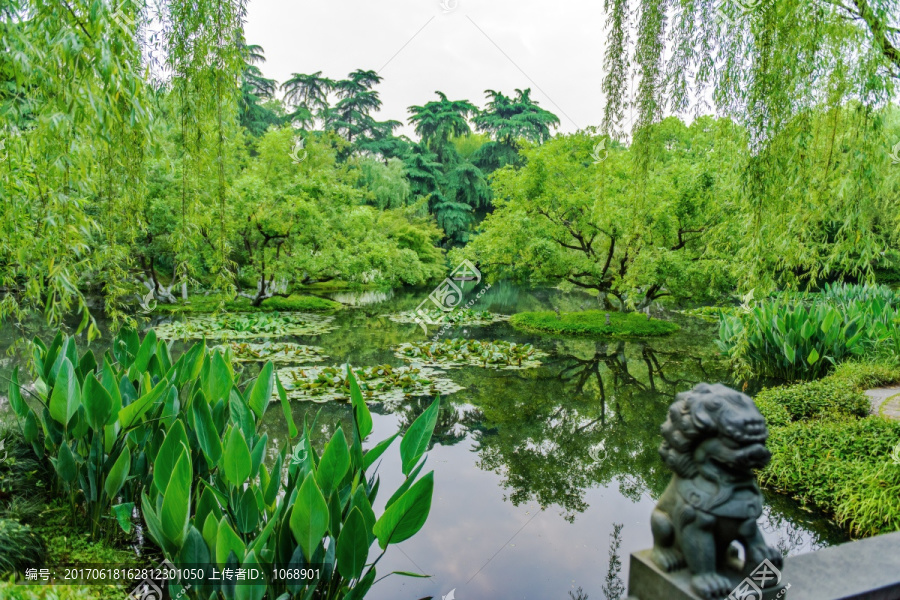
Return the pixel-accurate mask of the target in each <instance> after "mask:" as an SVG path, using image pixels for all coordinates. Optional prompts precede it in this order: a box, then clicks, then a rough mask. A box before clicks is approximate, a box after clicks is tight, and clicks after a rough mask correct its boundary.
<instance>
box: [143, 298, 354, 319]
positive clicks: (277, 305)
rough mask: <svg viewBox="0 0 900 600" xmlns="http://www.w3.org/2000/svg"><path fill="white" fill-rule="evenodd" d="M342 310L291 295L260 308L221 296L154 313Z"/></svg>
mask: <svg viewBox="0 0 900 600" xmlns="http://www.w3.org/2000/svg"><path fill="white" fill-rule="evenodd" d="M341 308H343V305H342V304H341V303H340V302H335V301H334V300H329V299H328V298H321V297H319V296H308V295H302V294H292V295H291V296H289V297H287V298H279V297H275V298H268V299H266V300H263V301H262V304H261V305H260V306H252V304H251V302H250V299H249V298H236V299H227V298H226V297H225V296H222V295H213V294H211V295H209V296H192V297H191V298H190V300H189V301H188V302H187V303H184V302H179V303H177V304H159V305H157V307H156V309H155V312H160V313H169V314H185V313H209V312H216V311H218V310H224V311H228V312H273V311H283V312H294V311H297V312H333V311H336V310H340V309H341Z"/></svg>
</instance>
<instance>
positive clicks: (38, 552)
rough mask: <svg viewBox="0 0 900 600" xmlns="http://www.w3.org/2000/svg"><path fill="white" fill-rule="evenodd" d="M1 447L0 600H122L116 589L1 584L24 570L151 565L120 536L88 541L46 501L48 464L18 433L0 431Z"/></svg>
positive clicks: (58, 506)
mask: <svg viewBox="0 0 900 600" xmlns="http://www.w3.org/2000/svg"><path fill="white" fill-rule="evenodd" d="M0 444H2V450H0V598H9V599H10V600H41V599H45V598H46V599H48V600H49V599H53V600H69V599H73V600H74V599H75V598H79V599H81V598H87V599H90V600H113V599H115V600H121V598H123V597H124V596H125V595H126V593H127V590H125V589H124V588H123V587H122V586H118V585H91V586H78V585H53V586H50V585H18V584H15V583H12V582H10V581H8V580H4V579H5V577H7V576H8V574H9V572H11V571H18V572H20V573H21V572H24V571H25V570H26V569H29V568H35V569H40V568H52V567H54V566H56V565H67V566H79V565H80V566H85V567H87V566H88V565H94V566H97V565H108V566H116V565H122V566H125V565H135V566H139V565H140V566H149V565H150V564H151V563H152V562H153V559H152V558H151V557H144V558H143V559H138V558H137V557H136V556H135V554H134V552H132V551H131V549H130V548H128V547H127V544H126V543H125V540H124V539H123V538H122V537H121V535H119V536H117V537H116V538H115V539H111V540H101V541H90V540H89V539H88V535H89V534H88V531H87V529H86V528H84V527H82V526H81V525H83V523H82V524H81V525H80V524H79V522H78V520H76V519H73V518H72V513H71V508H70V507H69V506H68V504H67V503H66V502H64V501H62V500H60V499H55V500H54V499H52V498H51V497H50V496H51V494H50V491H51V490H49V489H48V487H47V485H48V482H49V481H51V480H52V477H53V468H52V466H51V465H50V464H49V462H48V461H47V460H38V459H37V458H36V457H35V456H34V454H33V452H32V450H31V448H30V447H29V446H28V445H27V444H26V443H25V442H24V440H23V439H22V435H21V433H20V432H19V431H18V430H17V429H12V428H3V429H2V430H0Z"/></svg>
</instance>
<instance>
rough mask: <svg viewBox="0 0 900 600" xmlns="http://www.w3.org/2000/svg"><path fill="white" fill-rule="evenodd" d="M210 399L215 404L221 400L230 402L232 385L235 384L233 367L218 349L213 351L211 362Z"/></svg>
mask: <svg viewBox="0 0 900 600" xmlns="http://www.w3.org/2000/svg"><path fill="white" fill-rule="evenodd" d="M208 377H209V401H210V402H211V403H212V404H215V403H216V402H218V401H219V400H224V401H225V402H228V397H229V394H230V393H231V386H232V385H233V384H234V381H233V378H232V375H231V369H229V368H228V363H226V362H225V358H224V357H223V356H222V353H221V352H219V351H218V350H216V351H215V352H213V354H212V357H211V358H210V363H209V375H208Z"/></svg>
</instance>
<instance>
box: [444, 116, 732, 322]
mask: <svg viewBox="0 0 900 600" xmlns="http://www.w3.org/2000/svg"><path fill="white" fill-rule="evenodd" d="M655 135H658V136H659V137H661V138H666V139H668V146H667V149H666V150H665V151H664V152H662V153H660V155H659V156H658V157H656V159H655V161H654V171H653V172H654V175H653V177H652V179H651V181H649V182H647V183H646V184H644V185H639V184H638V182H636V181H635V180H634V177H633V176H632V172H631V169H632V166H631V165H632V162H633V160H634V155H633V151H632V150H631V149H630V148H625V147H622V146H620V145H618V144H611V145H610V146H608V147H607V148H605V149H603V148H602V144H603V143H606V142H607V140H605V139H603V138H599V137H596V136H594V135H592V134H591V133H590V132H579V133H576V134H571V135H564V136H562V135H561V136H557V137H555V138H553V139H552V140H550V141H548V142H546V143H544V144H542V145H540V146H534V145H529V146H527V147H525V148H523V150H522V157H523V159H524V165H523V166H522V167H521V168H513V167H512V166H510V167H507V168H504V169H501V170H500V171H497V172H496V173H494V174H493V176H492V183H491V186H492V190H493V195H494V198H495V200H494V203H495V204H496V206H497V208H496V209H495V210H494V211H493V213H491V214H490V215H488V216H487V218H486V219H485V220H484V222H483V224H482V232H481V233H480V235H478V237H477V238H475V239H474V240H473V241H472V243H471V244H469V245H468V246H467V247H466V248H465V249H464V250H463V251H462V252H461V254H464V255H465V256H467V257H469V258H470V259H472V260H473V261H477V262H478V263H480V264H483V265H484V266H485V271H487V272H488V273H489V276H490V277H493V278H501V277H502V278H510V279H515V280H518V281H524V282H527V283H534V284H536V283H550V284H558V283H562V282H565V283H567V284H571V285H574V286H577V287H580V288H584V289H586V290H593V291H594V292H595V293H596V294H597V295H598V299H599V300H600V302H601V308H602V307H603V305H604V304H605V302H606V300H607V296H608V295H612V296H614V297H615V298H616V300H617V301H618V303H619V304H620V306H621V308H622V309H623V310H630V309H633V308H643V307H645V306H647V305H648V304H649V303H650V302H652V301H654V300H656V299H657V298H660V297H663V296H674V297H676V298H695V299H702V298H715V297H718V296H719V295H720V294H721V292H722V291H723V290H727V289H729V288H730V287H731V286H732V285H733V283H732V281H731V277H730V273H729V270H730V268H731V260H730V258H729V257H728V256H726V255H718V254H716V253H715V252H713V250H712V249H711V248H710V247H709V245H708V240H709V238H710V235H711V233H712V232H713V231H719V230H720V229H728V228H729V226H728V223H727V221H726V217H727V215H728V212H729V208H728V205H729V202H730V199H731V195H732V190H731V186H733V181H732V178H733V174H732V173H731V172H730V170H729V168H727V167H728V164H729V163H730V162H731V161H733V160H734V159H735V146H736V143H737V142H736V139H735V138H736V137H738V136H737V134H736V133H735V132H734V130H733V127H732V126H731V125H730V124H729V123H727V122H725V121H717V120H715V119H712V118H702V119H698V120H696V121H694V123H692V124H691V126H690V127H687V126H685V125H684V124H683V123H682V122H681V121H679V120H678V119H674V118H672V119H667V120H666V121H664V122H663V123H661V124H659V125H658V126H657V127H656V131H655ZM598 146H599V147H598Z"/></svg>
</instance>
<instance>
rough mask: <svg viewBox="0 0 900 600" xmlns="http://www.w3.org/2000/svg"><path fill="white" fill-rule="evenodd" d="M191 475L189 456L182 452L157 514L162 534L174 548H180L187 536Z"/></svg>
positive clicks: (187, 453)
mask: <svg viewBox="0 0 900 600" xmlns="http://www.w3.org/2000/svg"><path fill="white" fill-rule="evenodd" d="M193 474H194V472H193V469H192V468H191V455H190V453H189V452H182V454H181V456H180V457H179V458H178V461H177V462H176V463H175V470H174V471H173V472H172V477H171V478H170V479H169V485H168V486H167V487H166V493H165V496H164V497H163V503H162V509H161V510H160V513H159V518H160V522H161V523H162V529H163V533H164V534H165V536H166V539H167V540H168V541H169V542H170V543H171V544H172V545H174V546H175V547H181V544H182V542H183V541H184V536H185V535H187V530H188V524H189V517H190V514H191V480H192V479H193Z"/></svg>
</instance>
